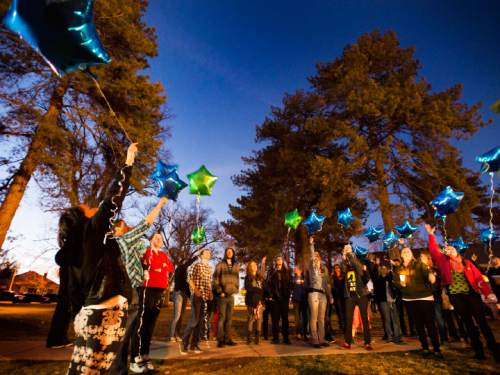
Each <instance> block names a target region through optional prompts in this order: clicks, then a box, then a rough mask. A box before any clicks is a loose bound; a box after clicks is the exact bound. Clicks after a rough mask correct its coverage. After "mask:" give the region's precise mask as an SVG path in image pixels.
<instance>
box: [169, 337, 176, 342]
mask: <svg viewBox="0 0 500 375" xmlns="http://www.w3.org/2000/svg"><path fill="white" fill-rule="evenodd" d="M168 341H170V342H176V341H177V338H175V337H171V338H170V339H168Z"/></svg>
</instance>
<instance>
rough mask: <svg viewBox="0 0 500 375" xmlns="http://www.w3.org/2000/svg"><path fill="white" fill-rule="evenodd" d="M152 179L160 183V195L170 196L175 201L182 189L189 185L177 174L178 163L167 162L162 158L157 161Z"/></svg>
mask: <svg viewBox="0 0 500 375" xmlns="http://www.w3.org/2000/svg"><path fill="white" fill-rule="evenodd" d="M151 179H153V180H154V181H156V183H157V184H158V193H157V195H158V197H168V199H171V200H173V201H176V200H177V197H178V196H179V193H180V191H181V190H182V189H184V188H185V187H186V186H187V184H186V183H185V182H184V181H182V180H181V179H180V178H179V175H178V174H177V165H169V164H165V163H164V162H162V161H161V160H159V161H158V162H157V163H156V170H155V171H154V172H153V174H152V175H151Z"/></svg>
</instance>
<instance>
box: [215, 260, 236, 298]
mask: <svg viewBox="0 0 500 375" xmlns="http://www.w3.org/2000/svg"><path fill="white" fill-rule="evenodd" d="M213 287H214V290H215V293H216V294H221V293H224V294H226V295H228V296H231V295H233V294H236V293H238V291H239V289H240V266H239V264H238V263H236V264H233V266H232V267H229V265H228V264H227V261H226V260H225V259H224V260H222V262H220V263H219V264H217V266H215V272H214V277H213Z"/></svg>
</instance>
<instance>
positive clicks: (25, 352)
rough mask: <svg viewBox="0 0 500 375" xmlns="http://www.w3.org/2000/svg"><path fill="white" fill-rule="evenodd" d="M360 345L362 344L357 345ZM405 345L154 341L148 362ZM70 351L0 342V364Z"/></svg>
mask: <svg viewBox="0 0 500 375" xmlns="http://www.w3.org/2000/svg"><path fill="white" fill-rule="evenodd" d="M359 342H360V344H362V340H360V341H359ZM405 342H406V345H395V344H392V343H391V344H387V343H385V342H374V343H373V348H374V350H373V351H372V352H367V351H366V350H365V349H364V348H363V347H362V346H361V345H353V346H352V348H351V349H350V350H346V349H342V348H340V347H339V345H338V344H337V343H334V344H332V345H330V346H329V347H327V348H322V349H314V348H312V347H311V346H310V345H309V344H307V343H304V342H301V341H294V342H293V343H292V345H273V344H270V343H269V342H268V341H262V342H261V344H260V345H247V344H246V343H244V342H238V345H236V346H233V347H225V348H224V349H219V348H217V347H216V341H210V342H202V343H201V345H200V347H201V349H202V350H203V353H201V354H194V353H193V354H191V353H190V354H188V355H182V356H181V354H180V351H179V344H178V343H176V342H164V341H153V342H152V343H151V353H150V355H151V358H153V359H164V360H168V359H174V358H182V359H218V358H226V359H227V358H242V357H277V356H304V355H324V354H349V353H362V354H369V353H384V352H395V351H410V350H415V349H418V348H419V346H420V345H419V343H418V340H416V339H406V340H405ZM72 350H73V349H72V347H69V348H61V349H47V348H45V342H44V341H30V340H26V341H0V361H11V360H47V361H69V359H70V357H71V353H72Z"/></svg>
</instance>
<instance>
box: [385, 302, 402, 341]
mask: <svg viewBox="0 0 500 375" xmlns="http://www.w3.org/2000/svg"><path fill="white" fill-rule="evenodd" d="M380 313H381V314H382V315H383V317H384V319H383V320H384V328H385V333H386V334H387V340H388V341H394V342H399V341H401V336H402V334H401V326H400V324H399V311H398V308H397V306H396V303H395V302H387V301H384V302H380Z"/></svg>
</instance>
